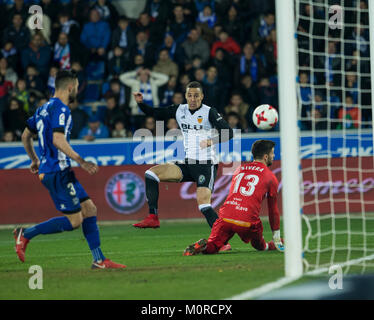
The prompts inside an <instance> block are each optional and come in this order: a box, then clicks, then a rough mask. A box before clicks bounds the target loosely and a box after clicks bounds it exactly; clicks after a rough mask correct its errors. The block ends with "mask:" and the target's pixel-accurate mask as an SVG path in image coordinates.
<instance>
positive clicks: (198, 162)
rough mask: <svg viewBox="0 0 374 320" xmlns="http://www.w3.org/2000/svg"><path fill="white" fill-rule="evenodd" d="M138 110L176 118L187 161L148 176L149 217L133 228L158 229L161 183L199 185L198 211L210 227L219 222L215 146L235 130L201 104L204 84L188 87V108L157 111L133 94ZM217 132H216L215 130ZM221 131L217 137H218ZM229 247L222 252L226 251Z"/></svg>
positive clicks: (163, 166)
mask: <svg viewBox="0 0 374 320" xmlns="http://www.w3.org/2000/svg"><path fill="white" fill-rule="evenodd" d="M133 95H134V98H135V101H136V102H137V103H138V106H139V108H140V109H141V110H142V111H143V112H144V113H145V114H146V115H151V116H154V117H155V118H156V120H166V119H169V118H175V119H176V120H177V122H178V124H179V127H180V128H181V130H182V133H183V138H184V141H183V143H184V149H185V154H186V156H185V160H184V162H183V163H180V162H176V163H164V164H159V165H156V166H154V167H152V168H150V169H149V170H147V171H146V172H145V184H146V196H147V201H148V206H149V215H148V216H147V217H146V218H145V219H144V220H143V221H141V222H139V223H136V224H134V226H135V227H137V228H159V227H160V222H159V219H158V197H159V186H158V185H159V183H160V182H184V181H193V182H196V185H197V189H196V198H197V203H198V206H199V210H200V211H201V212H202V213H203V215H204V216H205V218H206V220H207V222H208V224H209V226H210V227H212V226H213V224H214V222H215V221H216V219H217V218H218V215H217V213H216V212H215V211H214V209H213V208H212V206H211V196H212V192H213V187H214V181H215V178H216V175H217V169H218V159H217V155H216V152H215V147H214V144H216V143H219V142H225V141H228V140H230V139H231V138H232V137H233V130H232V129H231V128H230V127H229V125H228V123H227V122H226V121H225V120H224V119H223V118H222V116H221V115H220V114H219V113H218V112H217V110H216V109H215V108H213V107H210V106H207V105H205V104H203V103H202V101H203V98H204V94H203V88H202V86H201V84H200V83H199V82H197V81H193V82H190V83H189V84H188V85H187V87H186V94H185V97H186V100H187V104H179V105H171V106H168V107H162V108H157V107H156V108H154V107H150V106H148V105H146V104H145V103H144V102H143V95H142V94H141V93H140V92H134V93H133ZM214 129H216V130H214ZM217 131H218V135H217V134H216V133H217ZM229 248H230V245H227V246H226V247H224V248H222V251H223V250H227V249H229Z"/></svg>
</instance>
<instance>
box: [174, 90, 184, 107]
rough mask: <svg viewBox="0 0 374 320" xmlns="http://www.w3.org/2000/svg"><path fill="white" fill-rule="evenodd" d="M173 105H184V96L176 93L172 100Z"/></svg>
mask: <svg viewBox="0 0 374 320" xmlns="http://www.w3.org/2000/svg"><path fill="white" fill-rule="evenodd" d="M172 102H173V104H176V105H178V104H182V103H184V95H183V93H182V92H175V93H174V95H173V99H172Z"/></svg>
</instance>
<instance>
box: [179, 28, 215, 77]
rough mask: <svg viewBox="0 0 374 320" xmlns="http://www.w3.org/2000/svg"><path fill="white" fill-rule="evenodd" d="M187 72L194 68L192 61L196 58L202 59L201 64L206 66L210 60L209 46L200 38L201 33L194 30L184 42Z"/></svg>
mask: <svg viewBox="0 0 374 320" xmlns="http://www.w3.org/2000/svg"><path fill="white" fill-rule="evenodd" d="M182 48H183V50H184V54H185V59H184V64H185V70H186V71H188V70H189V69H190V68H191V67H192V60H193V59H194V58H195V57H198V58H200V60H201V63H202V64H205V63H207V62H208V60H209V44H208V43H207V42H206V41H205V40H204V39H203V38H201V37H200V35H199V32H198V31H197V30H196V29H195V28H194V29H191V31H190V32H189V34H188V38H187V40H186V41H184V42H183V44H182Z"/></svg>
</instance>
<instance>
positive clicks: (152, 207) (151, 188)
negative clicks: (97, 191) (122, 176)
mask: <svg viewBox="0 0 374 320" xmlns="http://www.w3.org/2000/svg"><path fill="white" fill-rule="evenodd" d="M159 182H160V179H159V178H158V177H157V176H156V174H155V173H153V172H152V171H150V170H147V171H146V172H145V194H146V197H147V201H148V207H149V213H151V214H157V206H158V205H157V203H158V183H159Z"/></svg>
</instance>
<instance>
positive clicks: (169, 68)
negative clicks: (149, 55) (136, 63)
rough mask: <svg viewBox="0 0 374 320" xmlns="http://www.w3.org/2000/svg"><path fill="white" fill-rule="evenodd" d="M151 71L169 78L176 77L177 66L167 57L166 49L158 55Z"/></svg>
mask: <svg viewBox="0 0 374 320" xmlns="http://www.w3.org/2000/svg"><path fill="white" fill-rule="evenodd" d="M152 70H153V71H155V72H160V73H163V74H165V75H167V76H169V77H171V76H174V77H176V78H177V77H178V72H179V70H178V65H177V64H176V63H175V62H173V61H172V60H171V59H170V57H169V52H168V50H167V49H162V50H161V51H160V52H159V54H158V61H157V63H156V64H155V65H154V67H153V69H152Z"/></svg>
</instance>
